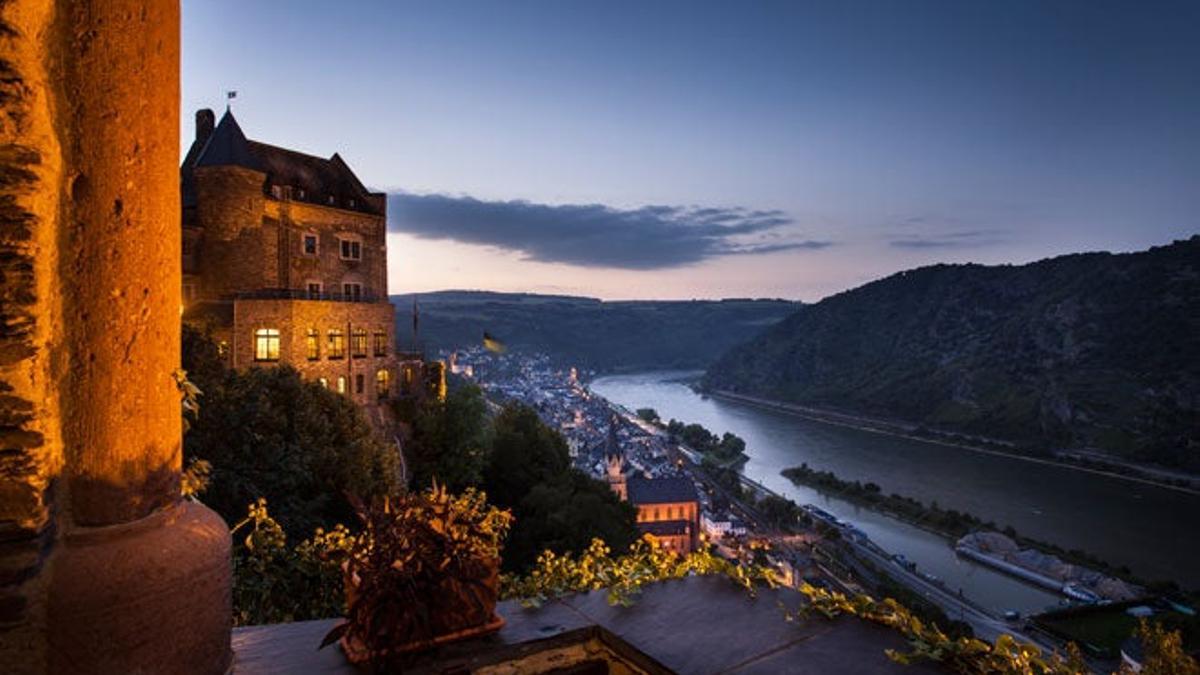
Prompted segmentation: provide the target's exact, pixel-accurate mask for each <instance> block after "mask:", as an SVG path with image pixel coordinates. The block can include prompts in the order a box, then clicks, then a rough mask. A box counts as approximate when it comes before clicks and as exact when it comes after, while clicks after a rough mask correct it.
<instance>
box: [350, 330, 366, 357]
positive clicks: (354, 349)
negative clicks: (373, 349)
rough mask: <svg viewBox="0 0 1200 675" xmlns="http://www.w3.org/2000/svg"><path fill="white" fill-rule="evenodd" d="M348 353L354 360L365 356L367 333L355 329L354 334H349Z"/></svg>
mask: <svg viewBox="0 0 1200 675" xmlns="http://www.w3.org/2000/svg"><path fill="white" fill-rule="evenodd" d="M350 353H351V354H353V355H354V358H356V359H361V358H362V357H364V356H366V355H367V331H365V330H363V329H362V328H355V329H354V332H353V333H351V334H350Z"/></svg>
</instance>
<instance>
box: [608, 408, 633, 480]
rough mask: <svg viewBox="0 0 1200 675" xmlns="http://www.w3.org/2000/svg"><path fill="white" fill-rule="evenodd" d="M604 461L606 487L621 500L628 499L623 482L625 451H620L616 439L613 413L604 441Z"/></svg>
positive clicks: (615, 421)
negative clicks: (606, 437)
mask: <svg viewBox="0 0 1200 675" xmlns="http://www.w3.org/2000/svg"><path fill="white" fill-rule="evenodd" d="M604 461H605V462H607V463H608V475H607V480H608V487H609V489H611V490H612V491H613V492H615V493H617V496H618V497H620V498H621V501H626V500H627V499H629V495H628V493H627V491H626V484H625V453H624V452H622V451H621V443H620V441H619V440H618V439H617V416H616V415H613V416H612V419H610V420H609V423H608V439H607V440H605V442H604Z"/></svg>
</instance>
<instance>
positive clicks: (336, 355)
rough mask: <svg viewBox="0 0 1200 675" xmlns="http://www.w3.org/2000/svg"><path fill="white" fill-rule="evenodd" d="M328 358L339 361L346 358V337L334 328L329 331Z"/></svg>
mask: <svg viewBox="0 0 1200 675" xmlns="http://www.w3.org/2000/svg"><path fill="white" fill-rule="evenodd" d="M328 356H329V358H331V359H340V358H345V356H346V336H345V335H343V334H342V331H340V330H338V329H336V328H335V329H333V330H331V331H329V349H328Z"/></svg>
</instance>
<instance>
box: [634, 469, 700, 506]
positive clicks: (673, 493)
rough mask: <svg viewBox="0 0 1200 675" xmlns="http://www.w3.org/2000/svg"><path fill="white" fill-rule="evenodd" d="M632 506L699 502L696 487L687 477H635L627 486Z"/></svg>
mask: <svg viewBox="0 0 1200 675" xmlns="http://www.w3.org/2000/svg"><path fill="white" fill-rule="evenodd" d="M626 491H627V493H628V495H629V503H631V504H671V503H677V502H695V501H699V497H697V496H696V486H695V484H693V483H692V479H690V478H687V477H686V476H669V477H665V478H642V477H640V476H634V477H633V478H630V479H629V481H628V482H627V484H626Z"/></svg>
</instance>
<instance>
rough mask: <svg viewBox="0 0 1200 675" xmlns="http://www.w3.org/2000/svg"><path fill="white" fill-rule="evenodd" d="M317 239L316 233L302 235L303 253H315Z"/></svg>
mask: <svg viewBox="0 0 1200 675" xmlns="http://www.w3.org/2000/svg"><path fill="white" fill-rule="evenodd" d="M317 241H318V240H317V235H315V234H306V235H304V255H316V254H317Z"/></svg>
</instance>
